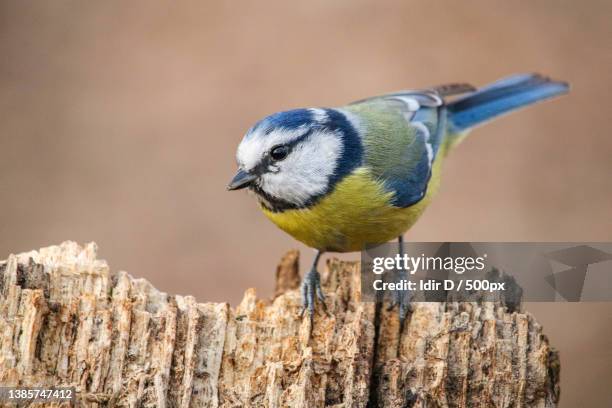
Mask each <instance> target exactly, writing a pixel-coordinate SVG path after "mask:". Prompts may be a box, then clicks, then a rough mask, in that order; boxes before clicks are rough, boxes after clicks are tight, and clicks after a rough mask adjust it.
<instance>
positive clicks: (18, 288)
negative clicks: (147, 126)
mask: <svg viewBox="0 0 612 408" xmlns="http://www.w3.org/2000/svg"><path fill="white" fill-rule="evenodd" d="M298 257H299V255H298V253H297V251H293V252H290V253H289V254H287V255H286V256H285V258H284V259H283V261H282V262H281V264H280V265H279V267H278V270H277V284H276V296H275V298H274V299H271V300H262V299H258V298H257V297H256V294H255V290H254V289H248V290H247V291H246V293H245V295H244V298H243V300H242V302H241V303H240V304H239V305H238V306H237V307H236V308H231V307H230V306H229V305H228V304H226V303H198V302H196V300H195V299H194V298H193V297H191V296H178V295H168V294H166V293H164V292H161V291H159V290H157V289H155V288H154V287H153V286H152V285H151V284H150V283H148V282H147V281H146V280H143V279H135V278H132V277H131V276H130V275H128V274H127V273H126V272H111V271H110V270H109V267H108V265H107V264H106V262H105V261H102V260H98V259H96V245H95V244H93V243H90V244H87V245H85V246H84V247H80V246H79V245H77V244H76V243H74V242H65V243H63V244H61V245H59V246H51V247H48V248H43V249H41V250H40V251H32V252H28V253H24V254H20V255H11V256H9V258H8V260H7V261H5V262H3V263H0V385H2V386H74V387H75V388H76V390H77V396H78V402H79V404H78V406H88V407H89V406H91V407H161V408H163V407H324V406H325V407H337V408H339V407H366V406H369V407H420V408H425V407H427V408H431V407H555V406H556V404H557V401H558V398H559V386H558V383H559V363H558V356H557V353H556V352H555V351H553V350H552V348H551V347H550V345H549V342H548V340H547V338H546V337H545V336H544V335H543V334H542V328H541V326H540V325H539V324H538V323H537V322H536V321H535V320H534V318H533V317H532V316H531V315H529V314H528V313H523V312H520V311H513V312H509V311H508V310H507V309H506V308H505V307H504V306H503V305H500V304H497V303H456V302H447V303H416V304H414V307H413V310H412V313H411V314H410V315H409V317H408V319H407V321H406V323H405V327H404V330H403V332H402V333H401V334H400V327H399V323H398V318H397V310H396V309H397V308H396V309H395V310H387V308H386V307H381V306H378V307H377V306H375V305H374V304H373V303H366V302H361V301H360V278H359V264H358V263H356V262H340V261H338V260H335V259H332V260H330V261H328V262H327V266H326V268H325V270H324V271H322V284H323V288H324V290H325V292H326V294H327V300H326V303H327V308H328V311H329V315H327V314H325V312H324V311H323V310H322V308H320V307H317V314H316V317H315V324H314V328H313V330H312V336H311V338H310V339H309V335H308V334H309V329H310V327H309V325H310V322H309V319H307V318H306V319H302V318H301V317H300V315H299V312H300V295H299V293H298V292H299V291H298V290H297V285H298V282H299V272H298V266H297V265H298ZM47 406H60V405H59V403H58V404H55V405H53V404H48V405H47ZM64 406H67V405H64Z"/></svg>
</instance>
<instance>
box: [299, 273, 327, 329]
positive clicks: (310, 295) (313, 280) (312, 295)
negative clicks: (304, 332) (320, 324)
mask: <svg viewBox="0 0 612 408" xmlns="http://www.w3.org/2000/svg"><path fill="white" fill-rule="evenodd" d="M316 299H319V301H320V302H321V304H322V305H323V310H324V311H325V313H326V314H329V313H328V312H327V305H326V304H325V295H324V294H323V290H321V276H320V275H319V272H317V270H316V269H315V268H312V269H311V270H310V272H308V273H307V274H306V276H304V280H303V281H302V311H301V313H300V316H302V317H303V316H304V312H306V310H308V314H309V315H310V332H311V333H312V327H313V324H314V312H315V300H316Z"/></svg>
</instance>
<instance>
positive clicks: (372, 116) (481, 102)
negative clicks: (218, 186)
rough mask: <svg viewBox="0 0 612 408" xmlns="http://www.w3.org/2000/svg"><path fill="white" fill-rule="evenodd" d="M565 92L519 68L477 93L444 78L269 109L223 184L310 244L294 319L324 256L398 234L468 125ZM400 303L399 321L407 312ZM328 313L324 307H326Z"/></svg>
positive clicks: (316, 295)
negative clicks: (337, 103) (315, 104)
mask: <svg viewBox="0 0 612 408" xmlns="http://www.w3.org/2000/svg"><path fill="white" fill-rule="evenodd" d="M568 91H569V85H568V83H566V82H563V81H555V80H552V79H550V78H547V77H545V76H542V75H539V74H535V73H527V74H516V75H512V76H509V77H506V78H504V79H501V80H498V81H496V82H494V83H492V84H490V85H487V86H484V87H481V88H479V89H477V88H475V87H474V86H472V85H470V84H467V83H451V84H448V85H441V86H436V87H432V88H426V89H420V90H405V91H399V92H393V93H387V94H382V95H379V96H374V97H370V98H366V99H361V100H358V101H356V102H352V103H349V104H347V105H345V106H341V107H336V108H301V109H292V110H287V111H282V112H278V113H274V114H272V115H269V116H267V117H265V118H264V119H262V120H260V121H259V122H257V123H256V124H255V125H254V126H252V127H251V128H250V129H249V130H248V131H247V132H246V134H245V135H244V137H243V138H242V140H241V141H240V143H239V144H238V148H237V150H236V161H237V165H238V171H237V173H236V175H235V176H234V177H233V178H232V179H231V181H230V182H229V184H228V186H227V189H228V190H240V189H248V190H249V191H250V192H251V193H253V195H254V196H255V197H256V199H257V201H258V204H259V207H260V209H261V211H262V212H263V213H264V214H265V216H266V217H267V218H268V219H270V220H271V221H272V222H273V223H274V224H276V226H278V227H279V228H280V229H281V230H283V231H285V232H286V233H288V234H289V235H291V236H292V237H294V238H295V239H297V240H298V241H301V242H302V243H304V244H306V245H307V246H309V247H311V248H313V249H314V250H315V255H314V259H313V262H312V264H311V267H310V269H309V271H308V272H307V273H306V274H305V276H304V279H303V281H302V284H301V296H302V309H301V310H302V312H301V313H302V316H303V314H304V312H305V311H306V310H307V311H308V313H309V315H310V330H311V331H312V327H313V324H314V321H313V317H314V313H315V303H316V300H317V299H318V301H319V302H321V304H322V305H323V306H324V307H325V294H324V293H323V291H322V289H321V282H320V275H319V272H318V270H317V266H318V263H319V260H320V258H321V255H322V254H323V253H325V252H354V251H361V250H364V249H365V248H366V247H367V246H368V245H377V244H382V243H386V242H389V241H391V240H394V239H397V240H398V249H399V253H400V255H403V253H404V240H403V235H404V233H405V232H406V231H407V230H408V229H410V228H411V227H412V226H413V225H414V224H415V222H416V221H417V220H418V219H419V217H420V216H421V215H422V214H423V211H424V210H425V208H426V207H427V206H428V205H429V204H430V202H431V200H432V198H433V196H434V195H435V193H436V191H437V189H438V186H439V183H440V174H441V170H442V163H443V161H444V159H445V158H446V157H447V155H448V153H449V152H450V151H451V150H452V149H453V148H454V147H455V146H457V145H458V144H459V143H460V142H461V141H463V140H464V139H465V137H466V136H467V134H468V133H469V131H470V130H472V129H473V128H474V127H477V126H479V125H482V124H484V123H487V122H489V121H491V120H492V119H495V118H497V117H499V116H501V115H504V114H507V113H510V112H512V111H515V110H517V109H520V108H523V107H525V106H528V105H531V104H534V103H536V102H540V101H543V100H546V99H550V98H553V97H556V96H559V95H562V94H565V93H567V92H568ZM394 303H395V304H397V303H399V317H400V322H401V323H400V327H402V326H401V325H402V324H403V321H404V319H405V317H406V314H407V313H408V311H409V309H410V305H409V299H406V297H404V296H402V297H400V298H399V299H397V301H396V302H394ZM325 310H326V311H327V308H326V307H325Z"/></svg>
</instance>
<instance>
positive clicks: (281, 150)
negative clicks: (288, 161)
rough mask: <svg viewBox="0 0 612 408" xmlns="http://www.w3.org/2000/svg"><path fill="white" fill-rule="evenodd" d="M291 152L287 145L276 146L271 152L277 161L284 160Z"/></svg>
mask: <svg viewBox="0 0 612 408" xmlns="http://www.w3.org/2000/svg"><path fill="white" fill-rule="evenodd" d="M288 154H289V148H288V147H287V146H276V147H275V148H273V149H272V151H271V152H270V156H272V158H273V159H274V160H276V161H281V160H284V159H285V157H287V155H288Z"/></svg>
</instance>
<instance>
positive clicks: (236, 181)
mask: <svg viewBox="0 0 612 408" xmlns="http://www.w3.org/2000/svg"><path fill="white" fill-rule="evenodd" d="M256 178H257V176H255V175H253V174H251V173H247V172H246V171H244V170H242V169H239V170H238V173H236V175H235V176H234V178H233V179H232V181H230V182H229V184H228V185H227V189H228V190H240V189H241V188H245V187H248V186H249V185H251V183H252V182H253V181H254V180H255V179H256Z"/></svg>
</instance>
